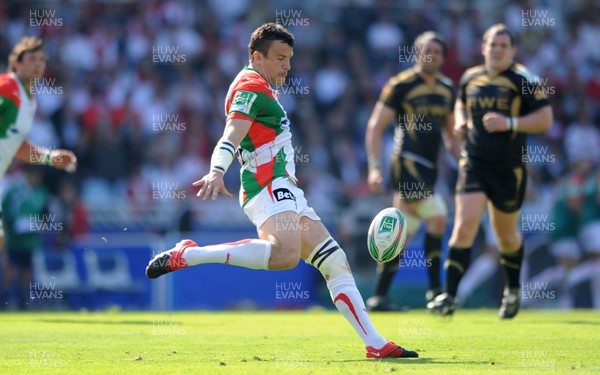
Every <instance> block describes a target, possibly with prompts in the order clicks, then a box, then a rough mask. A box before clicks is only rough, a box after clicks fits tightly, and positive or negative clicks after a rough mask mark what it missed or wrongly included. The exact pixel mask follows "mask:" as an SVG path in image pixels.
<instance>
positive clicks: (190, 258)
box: [182, 239, 271, 270]
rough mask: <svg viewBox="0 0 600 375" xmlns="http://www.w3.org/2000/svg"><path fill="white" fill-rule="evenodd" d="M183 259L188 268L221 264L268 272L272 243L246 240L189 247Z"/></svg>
mask: <svg viewBox="0 0 600 375" xmlns="http://www.w3.org/2000/svg"><path fill="white" fill-rule="evenodd" d="M182 257H183V259H185V262H186V263H187V265H188V266H195V265H198V264H204V263H221V264H231V265H234V266H239V267H245V268H252V269H258V270H267V269H269V258H270V257H271V242H269V241H265V240H259V239H246V240H241V241H237V242H226V243H222V244H218V245H210V246H198V247H188V248H187V249H186V250H185V252H184V253H183V256H182Z"/></svg>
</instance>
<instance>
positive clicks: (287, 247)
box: [269, 240, 300, 270]
mask: <svg viewBox="0 0 600 375" xmlns="http://www.w3.org/2000/svg"><path fill="white" fill-rule="evenodd" d="M299 261H300V245H299V244H296V243H294V242H291V243H287V241H280V240H275V241H273V245H272V247H271V259H269V269H270V270H289V269H292V268H294V267H296V266H297V265H298V262H299Z"/></svg>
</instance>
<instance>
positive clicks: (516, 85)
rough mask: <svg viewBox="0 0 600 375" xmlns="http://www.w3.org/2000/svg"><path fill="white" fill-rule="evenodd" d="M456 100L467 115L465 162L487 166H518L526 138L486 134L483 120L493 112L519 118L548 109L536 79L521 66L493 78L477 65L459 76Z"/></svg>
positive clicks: (509, 133)
mask: <svg viewBox="0 0 600 375" xmlns="http://www.w3.org/2000/svg"><path fill="white" fill-rule="evenodd" d="M458 97H459V99H460V100H461V101H462V103H463V104H464V106H465V109H466V111H467V126H468V132H467V141H466V144H465V148H466V152H467V157H468V158H469V160H471V161H473V162H475V163H485V164H486V165H489V166H506V167H516V166H520V165H522V164H523V156H522V155H523V153H524V152H525V146H526V134H524V133H519V132H510V131H506V132H494V133H488V132H487V131H486V130H485V128H484V127H483V116H484V115H485V114H486V113H488V112H497V113H500V114H502V115H505V116H509V117H519V116H524V115H527V114H529V113H532V112H534V111H536V110H538V109H540V108H541V107H543V106H546V105H548V98H547V95H546V93H545V92H544V90H543V88H542V87H541V86H540V84H539V79H538V78H537V77H535V76H534V75H532V74H531V73H530V72H529V71H528V70H527V69H526V68H525V67H524V66H523V65H521V64H512V65H511V66H510V68H508V69H506V70H505V71H503V72H501V73H500V74H498V75H495V76H494V75H490V74H488V72H487V71H486V70H485V67H484V66H483V65H480V66H476V67H473V68H471V69H468V70H467V71H466V72H465V73H464V74H463V76H462V78H461V79H460V82H459V87H458Z"/></svg>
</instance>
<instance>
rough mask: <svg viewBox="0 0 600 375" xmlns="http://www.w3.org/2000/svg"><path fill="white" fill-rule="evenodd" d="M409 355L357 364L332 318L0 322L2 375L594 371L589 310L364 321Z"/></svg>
mask: <svg viewBox="0 0 600 375" xmlns="http://www.w3.org/2000/svg"><path fill="white" fill-rule="evenodd" d="M372 319H373V322H374V324H375V325H376V327H378V329H379V330H380V332H381V333H382V334H383V335H384V336H386V337H387V338H388V339H390V340H393V341H395V342H396V343H398V344H400V345H402V346H406V347H407V348H409V349H413V350H417V351H418V352H419V354H420V356H421V357H420V358H418V359H391V360H387V359H386V360H372V359H371V360H368V359H366V358H365V350H364V346H363V344H362V342H361V341H360V339H359V338H358V336H357V335H356V334H355V333H354V331H353V330H352V328H351V327H350V325H349V324H348V323H347V322H346V321H345V320H344V319H343V318H342V316H341V315H340V314H338V313H337V312H335V311H294V312H287V311H282V312H185V313H179V312H178V313H167V312H140V313H137V312H110V311H109V312H103V313H76V312H66V313H65V312H43V313H3V314H0V353H1V354H0V373H3V374H19V373H20V374H25V373H27V374H33V373H44V374H52V373H56V374H90V373H101V374H120V373H141V374H171V373H181V374H218V373H226V374H234V373H245V374H261V375H263V374H281V373H286V374H287V373H298V374H308V373H311V374H318V373H327V374H336V373H338V374H351V373H354V374H371V373H388V372H394V371H403V372H405V371H410V372H411V373H433V374H441V373H444V374H447V373H457V374H465V373H486V372H494V373H507V374H514V373H540V372H550V371H551V372H559V373H562V372H577V373H583V372H598V371H600V356H599V355H598V352H599V350H600V314H599V313H598V312H597V311H573V312H567V311H532V310H525V311H521V313H520V314H519V315H518V317H517V318H516V319H514V320H513V321H499V320H498V318H497V311H495V310H459V311H457V313H456V315H455V316H454V317H453V318H450V319H448V318H440V317H436V316H432V315H429V314H428V313H427V312H425V311H423V310H417V311H411V312H407V313H374V314H372Z"/></svg>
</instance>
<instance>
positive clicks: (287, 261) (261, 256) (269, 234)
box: [146, 211, 300, 279]
mask: <svg viewBox="0 0 600 375" xmlns="http://www.w3.org/2000/svg"><path fill="white" fill-rule="evenodd" d="M298 222H299V219H298V214H296V213H295V212H293V211H285V212H281V213H278V214H275V215H273V216H271V217H269V218H268V219H267V220H266V221H265V222H264V223H263V224H262V225H261V226H260V228H258V235H259V237H260V238H259V239H244V240H241V241H237V242H226V243H222V244H218V245H209V246H198V245H197V244H196V243H195V242H194V241H192V240H183V241H181V242H179V243H178V244H177V245H176V246H175V247H174V248H173V249H171V250H168V251H165V252H163V253H160V254H158V255H157V256H155V257H154V258H153V259H152V260H151V261H150V263H149V264H148V267H146V275H147V276H148V277H149V278H151V279H155V278H157V277H159V276H161V275H164V274H166V273H168V272H172V271H176V270H179V269H182V268H186V267H188V266H195V265H198V264H205V263H220V264H231V265H233V266H239V267H245V268H251V269H268V270H285V269H291V268H294V267H295V266H296V265H297V264H298V261H299V260H300V230H299V229H300V227H299V224H298ZM282 223H285V225H282ZM284 244H285V246H284Z"/></svg>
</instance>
